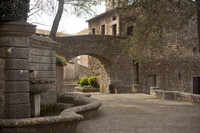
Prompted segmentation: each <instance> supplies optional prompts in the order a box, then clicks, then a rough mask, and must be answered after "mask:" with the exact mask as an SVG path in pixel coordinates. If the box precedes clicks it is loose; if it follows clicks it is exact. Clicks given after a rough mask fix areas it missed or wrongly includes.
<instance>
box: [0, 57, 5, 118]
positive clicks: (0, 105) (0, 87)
mask: <svg viewBox="0 0 200 133" xmlns="http://www.w3.org/2000/svg"><path fill="white" fill-rule="evenodd" d="M4 80H5V75H4V59H1V58H0V119H1V118H4V104H5V99H4V90H5V81H4Z"/></svg>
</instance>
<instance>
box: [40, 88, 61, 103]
mask: <svg viewBox="0 0 200 133" xmlns="http://www.w3.org/2000/svg"><path fill="white" fill-rule="evenodd" d="M40 96H41V105H51V104H55V103H56V102H57V94H56V91H48V92H46V93H42V94H41V95H40Z"/></svg>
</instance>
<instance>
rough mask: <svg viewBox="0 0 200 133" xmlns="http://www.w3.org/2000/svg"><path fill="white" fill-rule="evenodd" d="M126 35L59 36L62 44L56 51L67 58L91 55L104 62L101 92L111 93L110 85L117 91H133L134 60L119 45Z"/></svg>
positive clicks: (58, 39)
mask: <svg viewBox="0 0 200 133" xmlns="http://www.w3.org/2000/svg"><path fill="white" fill-rule="evenodd" d="M120 39H124V37H118V36H104V35H83V36H71V37H59V38H57V39H56V41H58V42H60V43H61V44H62V46H61V48H59V49H58V50H57V51H56V52H57V54H60V55H62V56H64V57H66V59H68V60H69V59H73V58H74V57H77V56H79V55H90V56H93V57H95V58H97V59H98V60H100V62H101V63H102V67H101V73H100V80H101V88H100V90H101V92H104V93H109V85H111V86H114V88H113V89H115V90H116V92H129V93H130V92H131V88H132V87H131V86H132V84H133V83H132V82H133V62H132V60H131V59H129V58H128V56H127V55H125V54H124V53H123V52H122V49H121V48H120V46H119V45H118V43H119V40H120Z"/></svg>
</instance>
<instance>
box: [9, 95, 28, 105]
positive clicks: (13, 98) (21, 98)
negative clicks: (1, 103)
mask: <svg viewBox="0 0 200 133" xmlns="http://www.w3.org/2000/svg"><path fill="white" fill-rule="evenodd" d="M5 103H6V104H7V105H10V104H25V103H29V93H6V95H5Z"/></svg>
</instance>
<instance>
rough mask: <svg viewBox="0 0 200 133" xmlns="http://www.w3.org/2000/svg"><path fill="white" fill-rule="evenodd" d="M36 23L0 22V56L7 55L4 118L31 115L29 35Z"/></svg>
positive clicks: (4, 56)
mask: <svg viewBox="0 0 200 133" xmlns="http://www.w3.org/2000/svg"><path fill="white" fill-rule="evenodd" d="M34 33H35V26H33V25H30V24H28V23H26V22H9V23H4V24H0V58H4V59H5V66H4V72H5V91H4V94H5V106H4V108H5V109H4V112H5V118H6V119H18V118H29V117H30V116H31V113H30V112H31V108H30V101H29V37H30V36H31V35H32V34H34Z"/></svg>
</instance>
